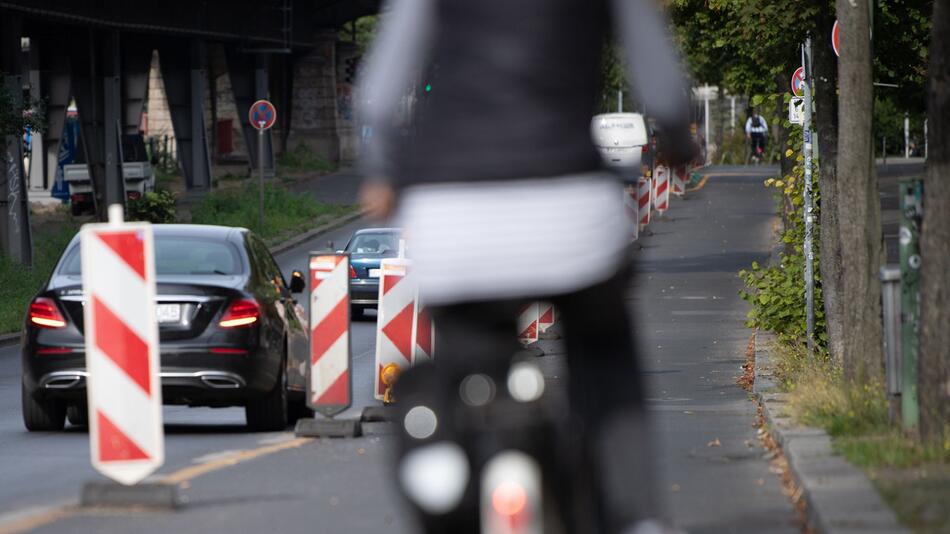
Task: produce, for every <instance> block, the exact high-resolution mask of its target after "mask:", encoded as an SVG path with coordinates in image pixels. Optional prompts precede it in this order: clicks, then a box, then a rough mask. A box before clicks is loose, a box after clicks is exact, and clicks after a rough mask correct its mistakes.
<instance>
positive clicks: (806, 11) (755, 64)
mask: <svg viewBox="0 0 950 534" xmlns="http://www.w3.org/2000/svg"><path fill="white" fill-rule="evenodd" d="M669 9H670V14H671V17H672V20H673V23H674V26H675V28H676V35H677V41H678V42H679V43H680V45H681V47H682V48H683V49H684V53H685V55H686V58H687V61H688V63H689V65H690V68H691V70H692V72H693V74H694V76H695V77H696V78H697V80H698V81H701V82H708V83H711V84H716V85H721V86H723V87H725V88H726V89H727V90H729V91H730V92H731V93H733V94H747V95H749V94H762V93H771V92H774V90H775V80H776V77H777V76H779V75H782V76H791V74H792V72H793V71H794V70H795V69H794V65H796V64H797V63H799V62H800V60H799V59H798V58H799V55H798V51H799V46H800V45H801V43H802V42H804V40H805V37H806V36H807V35H808V33H809V31H811V32H812V33H817V32H815V31H814V30H813V28H815V27H816V25H817V20H818V18H819V16H820V15H822V14H824V13H827V12H829V10H833V9H834V8H833V4H832V2H830V1H827V0H797V1H793V2H788V1H779V0H763V1H758V2H749V1H747V0H671V2H670V3H669Z"/></svg>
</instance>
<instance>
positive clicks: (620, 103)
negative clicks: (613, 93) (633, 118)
mask: <svg viewBox="0 0 950 534" xmlns="http://www.w3.org/2000/svg"><path fill="white" fill-rule="evenodd" d="M617 113H623V89H617Z"/></svg>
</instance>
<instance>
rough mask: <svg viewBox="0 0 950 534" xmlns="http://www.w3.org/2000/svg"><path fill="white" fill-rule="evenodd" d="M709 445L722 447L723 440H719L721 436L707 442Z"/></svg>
mask: <svg viewBox="0 0 950 534" xmlns="http://www.w3.org/2000/svg"><path fill="white" fill-rule="evenodd" d="M706 446H707V447H722V442H720V441H719V438H716V439H714V440H712V441H710V442H709V443H707V444H706Z"/></svg>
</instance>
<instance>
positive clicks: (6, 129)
mask: <svg viewBox="0 0 950 534" xmlns="http://www.w3.org/2000/svg"><path fill="white" fill-rule="evenodd" d="M4 76H5V74H4V72H3V71H0V136H7V135H15V136H22V135H23V132H24V130H26V129H27V128H29V129H30V130H32V131H34V132H38V133H44V132H46V128H47V126H48V124H47V120H46V101H45V100H34V101H32V102H23V103H21V105H19V106H17V105H14V98H13V95H12V94H10V91H9V89H7V86H6V84H5V83H3V80H4Z"/></svg>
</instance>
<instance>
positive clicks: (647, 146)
mask: <svg viewBox="0 0 950 534" xmlns="http://www.w3.org/2000/svg"><path fill="white" fill-rule="evenodd" d="M649 150H650V145H643V147H641V148H640V151H641V152H643V153H644V154H646V153H647V152H648V151H649Z"/></svg>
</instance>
